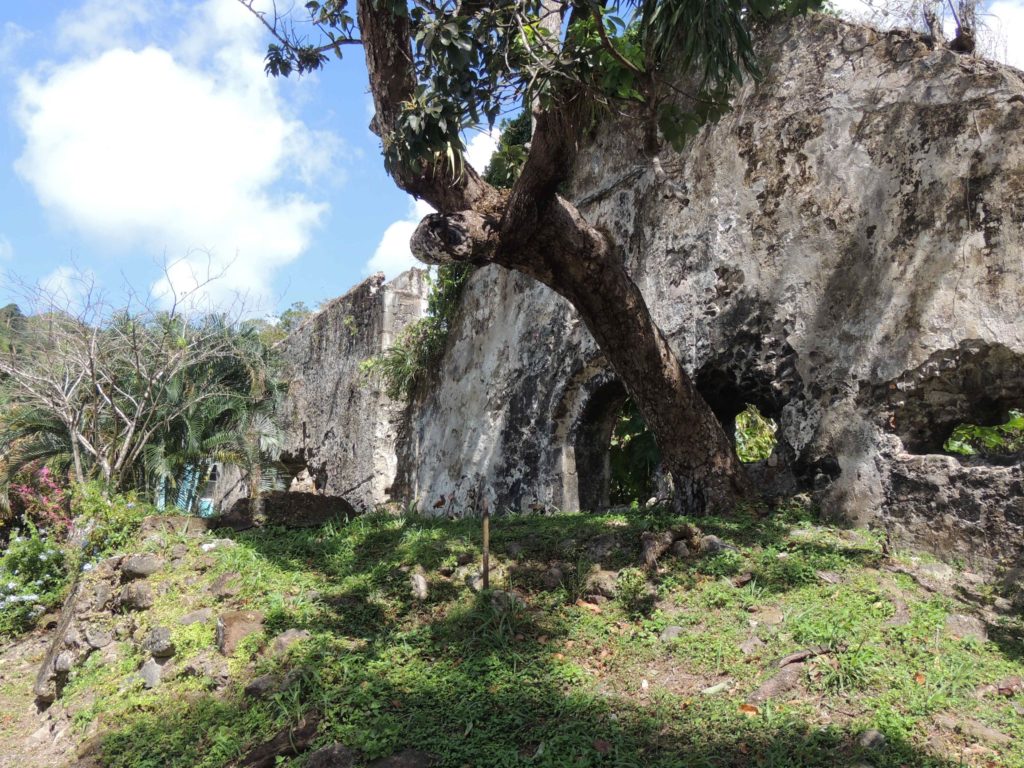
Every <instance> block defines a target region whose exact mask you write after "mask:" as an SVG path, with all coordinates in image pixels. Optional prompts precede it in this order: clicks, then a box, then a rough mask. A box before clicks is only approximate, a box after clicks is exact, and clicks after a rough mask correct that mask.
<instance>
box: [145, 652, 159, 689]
mask: <svg viewBox="0 0 1024 768" xmlns="http://www.w3.org/2000/svg"><path fill="white" fill-rule="evenodd" d="M139 676H140V677H141V678H142V684H143V685H144V686H146V688H156V687H157V686H158V685H160V680H161V679H162V677H163V667H162V666H161V665H160V664H159V662H157V660H156V659H149V660H148V661H147V662H146V663H145V664H143V665H142V668H141V669H140V670H139Z"/></svg>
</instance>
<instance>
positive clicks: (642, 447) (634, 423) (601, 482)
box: [572, 380, 661, 511]
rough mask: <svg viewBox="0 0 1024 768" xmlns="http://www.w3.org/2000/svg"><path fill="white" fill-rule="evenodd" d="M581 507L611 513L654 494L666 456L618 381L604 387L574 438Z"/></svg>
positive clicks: (592, 400)
mask: <svg viewBox="0 0 1024 768" xmlns="http://www.w3.org/2000/svg"><path fill="white" fill-rule="evenodd" d="M572 453H573V457H574V463H575V479H576V484H577V487H576V494H577V495H576V498H577V499H578V503H579V508H580V509H585V510H591V511H594V510H600V509H607V508H609V507H612V506H619V505H626V504H630V503H632V502H633V501H634V500H636V501H639V502H641V503H643V502H644V501H646V500H647V499H648V498H650V496H652V495H654V493H655V490H656V487H657V481H656V478H657V471H658V467H659V464H660V458H661V457H660V454H659V453H658V449H657V445H656V443H655V441H654V435H653V434H652V433H651V432H650V431H649V430H648V429H647V426H646V425H645V424H644V422H643V419H642V418H641V417H640V413H639V411H638V409H637V408H636V406H635V405H634V403H633V401H632V400H631V399H630V398H629V396H628V395H627V393H626V389H625V387H623V386H622V383H621V382H619V381H618V380H612V381H608V382H607V383H605V384H603V385H601V386H600V387H598V388H597V389H596V390H595V391H594V392H593V394H592V395H591V396H590V398H589V399H588V400H587V402H586V405H585V406H584V408H583V410H582V412H581V413H580V415H579V418H578V420H577V423H576V426H575V429H574V430H573V434H572Z"/></svg>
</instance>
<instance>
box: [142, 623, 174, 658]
mask: <svg viewBox="0 0 1024 768" xmlns="http://www.w3.org/2000/svg"><path fill="white" fill-rule="evenodd" d="M142 647H143V649H144V650H147V651H149V652H150V653H151V654H153V658H156V659H166V658H168V657H170V656H173V655H174V643H173V642H171V630H169V629H168V628H167V627H155V628H154V629H151V630H150V631H149V634H148V635H146V639H145V640H144V641H143V643H142Z"/></svg>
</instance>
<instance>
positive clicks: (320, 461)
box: [284, 270, 427, 511]
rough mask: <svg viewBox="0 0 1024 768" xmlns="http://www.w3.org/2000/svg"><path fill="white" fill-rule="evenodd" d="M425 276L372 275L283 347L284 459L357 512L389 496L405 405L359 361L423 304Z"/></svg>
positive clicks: (320, 489)
mask: <svg viewBox="0 0 1024 768" xmlns="http://www.w3.org/2000/svg"><path fill="white" fill-rule="evenodd" d="M425 277H426V273H425V272H424V271H420V270H412V271H410V272H407V273H405V274H403V275H401V276H399V277H398V278H396V279H395V280H392V281H391V282H390V283H388V284H387V285H385V284H384V277H383V275H379V274H378V275H374V276H373V277H371V278H369V279H368V280H366V281H364V282H362V283H360V284H359V285H357V286H356V287H355V288H353V289H352V290H351V291H349V292H348V293H347V294H345V295H344V296H342V297H341V298H338V299H335V300H334V301H332V302H330V303H329V304H327V306H325V307H324V309H323V310H322V311H320V312H319V313H317V314H316V315H315V316H314V317H312V318H311V319H310V320H309V321H308V322H306V323H305V324H304V325H303V326H302V327H301V328H299V329H298V330H297V331H296V332H295V333H294V334H292V336H290V337H289V339H288V342H287V343H286V344H285V345H284V350H285V355H286V357H287V358H288V360H289V362H290V363H291V369H292V375H291V377H290V383H289V389H288V402H287V406H286V408H285V410H284V420H285V424H284V426H285V434H286V439H285V444H284V448H285V454H286V455H285V460H286V461H285V463H286V465H287V466H289V468H290V469H292V471H293V473H294V475H295V476H297V475H299V474H300V473H301V472H302V471H303V470H306V471H307V472H308V473H309V475H311V476H312V478H313V482H314V485H315V487H316V490H317V492H319V493H323V494H326V495H329V496H344V497H345V498H346V499H348V500H349V501H351V502H352V503H353V505H355V506H356V508H357V509H360V511H362V510H364V509H366V508H370V507H373V506H376V505H379V504H382V503H384V502H386V501H388V500H389V491H390V488H391V485H392V483H393V482H394V478H395V473H396V472H397V469H398V463H397V458H396V454H395V448H394V445H395V441H396V439H397V437H398V433H399V430H400V429H401V426H402V423H403V415H404V411H405V408H404V406H403V405H402V404H400V403H396V402H394V401H393V400H391V399H390V398H389V397H388V396H387V395H386V394H385V393H384V391H383V387H382V384H381V383H380V382H379V381H376V380H374V379H373V378H371V377H368V376H366V374H364V373H363V372H362V371H361V370H360V368H359V364H360V363H361V362H363V361H364V360H366V359H368V358H370V357H373V356H374V355H377V354H380V352H381V351H382V350H384V349H386V348H387V347H389V346H391V344H392V343H393V342H394V340H395V338H396V337H397V335H398V334H399V333H400V331H401V330H402V328H404V327H405V326H406V325H407V324H408V323H409V322H410V321H412V320H414V319H416V318H418V317H420V316H421V315H422V314H423V312H424V310H425V308H426V295H427V283H426V280H425Z"/></svg>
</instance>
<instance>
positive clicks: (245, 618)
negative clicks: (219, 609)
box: [217, 611, 263, 656]
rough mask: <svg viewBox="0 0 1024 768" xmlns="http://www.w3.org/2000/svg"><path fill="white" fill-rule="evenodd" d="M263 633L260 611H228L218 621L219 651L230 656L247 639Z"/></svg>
mask: <svg viewBox="0 0 1024 768" xmlns="http://www.w3.org/2000/svg"><path fill="white" fill-rule="evenodd" d="M262 631H263V614H262V613H260V612H259V611H227V612H225V613H222V614H221V615H220V617H219V618H218V619H217V649H218V650H219V651H220V652H221V653H222V654H224V655H225V656H230V655H231V654H233V653H234V652H235V651H236V650H237V648H238V645H239V643H241V642H242V641H243V640H244V639H245V638H247V637H249V636H250V635H253V634H256V633H257V632H262Z"/></svg>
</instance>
